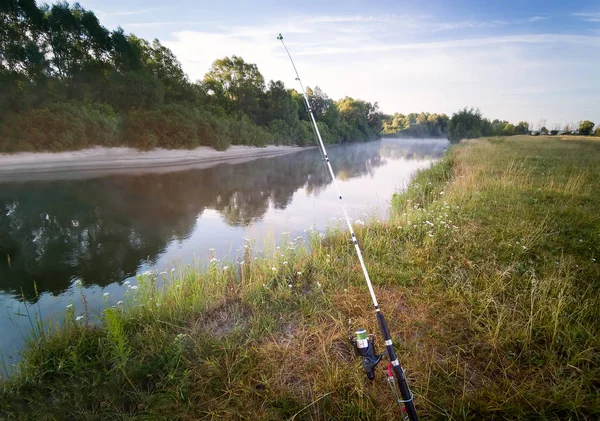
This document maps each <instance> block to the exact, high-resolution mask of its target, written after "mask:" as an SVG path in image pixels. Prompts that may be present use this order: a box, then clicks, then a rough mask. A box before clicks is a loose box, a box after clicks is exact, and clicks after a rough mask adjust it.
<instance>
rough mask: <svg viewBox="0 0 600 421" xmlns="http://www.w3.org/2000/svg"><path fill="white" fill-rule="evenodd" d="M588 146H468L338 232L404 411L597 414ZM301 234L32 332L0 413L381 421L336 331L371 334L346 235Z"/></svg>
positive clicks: (597, 274) (182, 272)
mask: <svg viewBox="0 0 600 421" xmlns="http://www.w3.org/2000/svg"><path fill="white" fill-rule="evenodd" d="M599 153H600V142H593V141H579V140H578V141H568V142H566V141H562V140H560V139H557V138H547V137H541V136H540V137H536V138H530V137H512V138H510V139H507V140H500V141H499V140H497V139H495V140H494V141H493V142H492V141H488V140H486V139H480V140H477V141H472V142H468V143H466V144H464V145H461V146H457V147H454V148H453V149H451V150H450V151H449V152H448V155H447V156H446V158H445V159H443V160H442V161H440V162H439V163H438V164H436V165H435V166H434V167H432V168H431V169H429V170H425V171H423V172H420V173H419V174H417V176H416V177H415V178H414V180H413V182H412V184H411V185H410V186H409V188H408V190H407V191H406V192H405V193H401V194H398V195H395V197H394V199H393V203H392V208H393V212H392V216H391V218H390V220H389V221H387V222H385V223H378V222H376V221H373V222H372V223H370V224H367V225H365V226H358V227H357V228H358V229H357V235H358V238H359V240H360V242H361V244H362V246H363V248H364V254H365V256H366V258H367V264H368V266H369V269H370V272H371V275H372V279H373V280H374V283H375V289H376V292H377V295H378V297H379V300H380V305H381V307H382V309H383V311H384V313H386V316H387V318H388V319H389V322H390V325H391V328H392V334H393V336H394V340H395V343H397V344H398V353H399V355H400V360H401V362H402V363H403V364H404V365H405V368H406V370H407V376H408V379H409V383H410V384H411V387H412V389H413V391H414V393H415V395H416V404H417V408H418V411H419V413H420V414H421V416H422V418H424V419H474V420H475V419H477V420H479V419H490V420H491V419H555V420H559V419H560V420H564V419H572V420H575V419H577V420H585V419H588V420H593V419H597V418H598V415H599V414H600V398H599V395H598V387H599V383H598V379H599V378H600V369H599V364H600V358H599V355H600V354H599V351H600V349H599V348H600V335H599V333H600V332H599V325H598V320H599V313H600V298H599V297H600V295H599V294H598V292H599V289H600V284H599V283H598V279H600V267H599V266H598V265H599V263H598V262H597V261H596V260H595V259H597V258H598V245H597V244H598V240H599V238H598V236H599V235H600V219H599V217H598V214H597V209H599V208H600V197H599V196H598V195H597V194H595V191H596V190H597V187H598V186H599V185H600V163H599V162H600V159H598V156H599ZM310 241H311V247H306V244H304V243H303V241H302V239H289V238H285V239H284V240H282V241H281V242H280V243H279V244H277V245H274V246H273V247H270V248H269V249H271V250H273V252H272V253H271V254H268V255H266V256H265V255H263V254H260V253H257V251H256V250H255V249H256V247H255V246H254V243H253V242H250V241H248V243H247V244H246V245H247V247H246V248H245V249H244V250H245V251H244V253H243V254H241V255H240V256H238V257H237V261H234V262H229V263H224V262H219V261H217V260H216V259H215V260H214V261H213V262H212V263H211V264H210V265H209V267H208V269H206V270H199V269H197V268H194V267H190V266H184V267H180V268H178V269H177V270H174V271H173V272H172V273H169V274H149V275H143V276H141V277H140V278H139V280H138V283H137V284H136V285H135V287H136V288H135V289H134V286H132V287H131V289H130V290H129V292H128V294H127V299H126V300H124V301H125V302H124V303H122V304H119V305H118V306H116V308H107V309H106V311H105V312H104V313H103V315H102V323H101V324H100V326H99V327H93V325H92V324H90V325H89V326H88V325H86V324H85V323H82V321H83V320H81V321H79V322H78V321H76V320H75V319H73V316H74V315H72V314H71V315H70V316H68V317H70V321H69V322H68V323H66V324H63V327H57V326H54V327H51V328H50V329H51V330H52V331H51V332H48V328H46V333H45V341H43V342H42V341H40V340H33V341H32V342H31V343H30V345H29V346H28V347H27V349H26V350H25V352H24V355H23V362H22V363H21V365H20V367H19V370H18V372H17V373H16V374H15V375H14V376H13V377H12V378H11V379H9V380H6V381H5V382H4V383H3V390H4V392H3V395H2V398H0V417H4V418H9V419H13V418H14V419H65V418H66V419H138V418H139V419H182V420H185V419H190V420H191V419H232V420H233V419H235V420H237V419H261V420H263V419H264V420H270V419H271V420H275V419H295V420H326V419H353V420H354V419H358V420H360V419H364V420H367V419H368V420H373V419H375V420H377V419H382V420H383V419H392V418H394V417H396V416H397V406H396V405H395V404H394V402H393V399H392V394H391V391H390V390H389V388H388V386H387V385H386V384H385V382H384V381H383V376H382V373H381V371H382V370H383V367H380V368H379V371H380V372H378V379H376V380H375V382H373V383H371V382H369V381H368V380H366V376H365V375H364V373H363V372H362V368H361V367H360V362H359V361H358V360H357V359H356V358H355V357H354V356H353V351H352V349H351V346H350V345H349V343H348V341H347V336H348V334H349V333H351V332H352V331H353V330H356V329H357V328H359V327H365V328H367V329H368V330H369V331H370V332H374V333H376V334H377V333H378V330H377V326H376V321H375V318H374V315H373V312H372V310H371V305H370V303H369V297H368V294H367V291H366V288H365V286H364V280H363V279H362V275H361V271H360V267H359V264H358V262H357V259H356V257H355V255H354V251H353V248H352V246H351V243H350V242H349V241H348V236H347V234H346V233H345V232H344V231H340V230H339V229H336V228H332V229H330V230H329V231H328V232H327V235H326V236H325V238H321V236H320V235H319V234H318V233H313V234H312V235H311V237H310ZM159 277H162V278H164V279H163V280H164V281H167V282H165V283H166V284H167V285H168V286H166V287H165V288H157V287H156V284H157V282H156V281H157V280H158V278H159ZM378 342H379V345H380V346H381V340H380V339H379V341H378Z"/></svg>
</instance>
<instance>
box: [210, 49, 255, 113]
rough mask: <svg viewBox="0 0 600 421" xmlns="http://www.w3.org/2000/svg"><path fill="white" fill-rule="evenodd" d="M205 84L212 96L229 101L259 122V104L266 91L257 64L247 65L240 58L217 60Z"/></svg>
mask: <svg viewBox="0 0 600 421" xmlns="http://www.w3.org/2000/svg"><path fill="white" fill-rule="evenodd" d="M204 82H205V84H206V86H207V87H208V90H209V91H212V92H211V93H212V94H214V95H216V96H218V97H224V98H226V99H228V100H229V101H231V102H232V103H233V104H234V108H237V109H239V110H241V111H243V112H245V113H246V114H248V115H249V116H250V117H251V118H252V119H253V120H254V121H257V120H258V118H259V115H258V114H259V109H258V108H259V105H258V103H259V100H260V96H261V94H263V93H264V90H265V79H264V78H263V75H262V74H261V73H260V72H259V71H258V67H257V66H256V64H251V63H246V62H245V61H244V59H243V58H241V57H238V56H232V57H231V58H229V57H225V58H223V59H219V60H216V61H215V62H214V63H213V64H212V66H211V68H210V70H209V71H208V73H206V75H205V76H204ZM222 104H223V105H225V106H227V104H226V103H222ZM227 108H229V109H230V110H231V107H227Z"/></svg>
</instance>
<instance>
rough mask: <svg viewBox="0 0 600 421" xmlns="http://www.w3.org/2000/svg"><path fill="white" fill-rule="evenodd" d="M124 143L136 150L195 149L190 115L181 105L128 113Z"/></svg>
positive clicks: (196, 139) (193, 119) (192, 114)
mask: <svg viewBox="0 0 600 421" xmlns="http://www.w3.org/2000/svg"><path fill="white" fill-rule="evenodd" d="M123 140H124V142H125V143H126V144H128V145H131V146H134V147H136V148H140V149H145V150H147V149H152V148H155V147H158V146H159V141H160V146H161V147H164V148H167V149H171V148H188V149H191V148H193V147H195V146H198V132H197V128H196V122H195V118H194V113H193V111H191V110H190V109H188V108H186V107H184V106H181V105H165V106H162V107H160V108H158V109H154V110H141V109H136V110H133V111H131V112H130V113H129V115H128V117H127V122H126V130H125V138H124V139H123Z"/></svg>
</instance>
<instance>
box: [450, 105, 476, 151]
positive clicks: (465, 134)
mask: <svg viewBox="0 0 600 421" xmlns="http://www.w3.org/2000/svg"><path fill="white" fill-rule="evenodd" d="M482 128H483V119H482V118H481V112H480V111H479V109H475V108H470V109H469V108H467V107H465V108H464V109H462V110H460V111H458V112H456V113H454V114H452V118H451V119H450V123H449V124H448V137H449V139H450V141H451V142H452V143H458V142H459V141H460V140H461V139H473V138H476V137H481V135H482Z"/></svg>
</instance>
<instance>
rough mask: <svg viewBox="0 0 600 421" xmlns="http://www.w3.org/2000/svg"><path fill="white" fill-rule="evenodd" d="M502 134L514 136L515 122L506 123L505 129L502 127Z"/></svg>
mask: <svg viewBox="0 0 600 421" xmlns="http://www.w3.org/2000/svg"><path fill="white" fill-rule="evenodd" d="M502 134H503V135H504V136H512V135H514V134H515V126H514V124H510V123H506V124H505V125H504V129H502Z"/></svg>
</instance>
